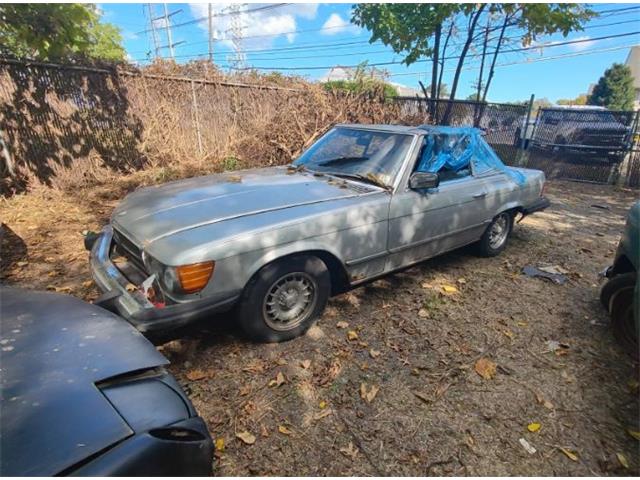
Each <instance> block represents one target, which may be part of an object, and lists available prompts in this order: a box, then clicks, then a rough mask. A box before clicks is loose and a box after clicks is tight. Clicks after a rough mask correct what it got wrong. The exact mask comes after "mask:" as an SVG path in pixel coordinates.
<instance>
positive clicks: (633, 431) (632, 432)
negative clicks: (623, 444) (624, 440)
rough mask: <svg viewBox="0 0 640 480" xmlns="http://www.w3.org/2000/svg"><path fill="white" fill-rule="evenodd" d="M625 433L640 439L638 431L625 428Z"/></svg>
mask: <svg viewBox="0 0 640 480" xmlns="http://www.w3.org/2000/svg"><path fill="white" fill-rule="evenodd" d="M627 433H628V434H629V435H631V436H632V437H633V438H635V439H636V440H640V432H636V431H635V430H631V429H629V430H627Z"/></svg>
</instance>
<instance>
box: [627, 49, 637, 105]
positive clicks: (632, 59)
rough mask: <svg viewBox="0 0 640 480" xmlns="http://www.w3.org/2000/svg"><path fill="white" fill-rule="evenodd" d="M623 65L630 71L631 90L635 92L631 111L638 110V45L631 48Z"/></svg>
mask: <svg viewBox="0 0 640 480" xmlns="http://www.w3.org/2000/svg"><path fill="white" fill-rule="evenodd" d="M624 63H625V65H626V66H627V67H629V69H631V76H632V77H633V89H634V91H635V98H634V101H633V109H634V110H640V45H636V46H635V47H631V50H629V55H628V56H627V61H626V62H624Z"/></svg>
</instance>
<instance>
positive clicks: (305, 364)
mask: <svg viewBox="0 0 640 480" xmlns="http://www.w3.org/2000/svg"><path fill="white" fill-rule="evenodd" d="M300 366H301V367H302V368H304V369H305V370H306V369H308V368H309V367H310V366H311V360H303V361H301V362H300Z"/></svg>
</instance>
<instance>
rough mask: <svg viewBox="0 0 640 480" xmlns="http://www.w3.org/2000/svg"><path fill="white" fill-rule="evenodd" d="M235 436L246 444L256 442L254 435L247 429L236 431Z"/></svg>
mask: <svg viewBox="0 0 640 480" xmlns="http://www.w3.org/2000/svg"><path fill="white" fill-rule="evenodd" d="M236 437H238V438H239V439H240V440H242V441H243V442H244V443H246V444H247V445H253V444H254V443H256V437H254V436H253V435H251V434H250V433H249V432H247V431H244V432H240V433H236Z"/></svg>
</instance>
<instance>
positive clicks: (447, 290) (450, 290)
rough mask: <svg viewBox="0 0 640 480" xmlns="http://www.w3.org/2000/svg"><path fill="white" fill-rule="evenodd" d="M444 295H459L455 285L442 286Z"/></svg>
mask: <svg viewBox="0 0 640 480" xmlns="http://www.w3.org/2000/svg"><path fill="white" fill-rule="evenodd" d="M442 290H443V291H444V293H458V289H457V288H456V287H454V286H453V285H442Z"/></svg>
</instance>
